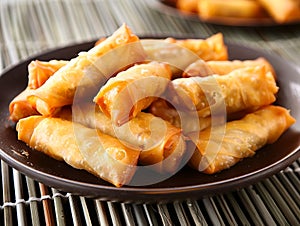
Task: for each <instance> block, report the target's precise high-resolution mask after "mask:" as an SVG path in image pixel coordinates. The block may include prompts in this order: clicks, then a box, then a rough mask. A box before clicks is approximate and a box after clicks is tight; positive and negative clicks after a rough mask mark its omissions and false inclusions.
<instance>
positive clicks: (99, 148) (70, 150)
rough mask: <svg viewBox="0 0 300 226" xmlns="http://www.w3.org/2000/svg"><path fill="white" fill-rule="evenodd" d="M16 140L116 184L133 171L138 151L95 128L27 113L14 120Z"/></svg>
mask: <svg viewBox="0 0 300 226" xmlns="http://www.w3.org/2000/svg"><path fill="white" fill-rule="evenodd" d="M17 131H18V139H19V140H22V141H24V142H25V143H26V144H27V145H28V146H30V147H31V148H34V149H36V150H37V151H41V152H43V153H45V154H47V155H48V156H50V157H52V158H55V159H57V160H63V161H65V162H66V163H67V164H69V165H71V166H72V167H74V168H77V169H83V170H87V171H88V172H90V173H93V174H94V175H96V176H98V177H100V178H102V179H103V180H106V181H108V182H110V183H112V184H114V185H115V186H117V187H120V186H122V185H124V184H128V183H129V182H130V180H131V178H132V176H133V175H134V173H135V170H136V164H137V161H138V157H139V153H140V152H139V151H136V150H132V149H130V148H128V147H126V146H124V145H123V144H122V143H121V142H120V141H119V140H118V139H116V138H113V137H111V136H109V135H106V134H104V133H102V132H100V131H99V130H95V129H91V128H87V127H85V126H83V125H81V124H78V123H73V122H71V121H67V120H63V119H60V118H47V117H43V116H30V117H27V118H24V119H21V120H20V121H19V122H18V123H17Z"/></svg>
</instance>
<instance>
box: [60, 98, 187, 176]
mask: <svg viewBox="0 0 300 226" xmlns="http://www.w3.org/2000/svg"><path fill="white" fill-rule="evenodd" d="M56 117H60V118H64V119H67V120H73V121H74V122H77V123H80V124H83V125H85V126H87V127H90V128H96V129H98V130H100V131H101V132H103V133H105V134H108V135H110V136H113V137H116V138H118V139H119V140H121V141H122V142H123V143H125V144H126V145H127V146H129V147H131V148H132V149H137V150H140V151H141V153H140V157H139V163H140V164H142V165H147V166H149V165H154V164H155V165H154V166H151V167H152V168H153V169H154V170H156V171H158V172H161V173H162V172H169V173H172V172H175V171H176V170H177V169H178V166H179V164H180V162H181V159H182V156H183V155H184V153H185V137H184V136H183V135H182V133H181V129H180V128H176V127H175V126H173V125H171V124H170V123H168V122H166V121H164V120H163V119H161V118H159V117H155V116H154V115H152V114H150V113H144V112H140V113H138V114H137V116H136V117H135V118H133V119H132V120H130V121H129V122H127V123H125V124H124V125H122V126H119V127H116V126H114V125H113V123H112V121H111V120H110V119H109V118H108V117H107V116H105V114H104V113H102V112H101V111H100V110H99V108H98V107H97V106H95V105H93V104H83V105H76V106H73V107H72V111H70V110H69V109H64V110H62V111H60V112H59V113H58V115H57V116H56ZM169 156H170V158H169V159H168V157H169Z"/></svg>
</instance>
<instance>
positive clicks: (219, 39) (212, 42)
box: [165, 33, 228, 61]
mask: <svg viewBox="0 0 300 226" xmlns="http://www.w3.org/2000/svg"><path fill="white" fill-rule="evenodd" d="M165 41H166V42H169V43H174V44H177V45H179V46H181V47H184V48H187V49H189V50H191V51H192V52H193V53H195V54H196V55H197V56H199V57H200V58H201V59H202V60H204V61H209V60H228V51H227V47H226V45H225V43H224V38H223V35H222V33H217V34H215V35H212V36H210V37H208V38H207V39H182V40H180V39H174V38H167V39H166V40H165Z"/></svg>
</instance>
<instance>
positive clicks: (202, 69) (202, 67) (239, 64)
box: [182, 57, 276, 78]
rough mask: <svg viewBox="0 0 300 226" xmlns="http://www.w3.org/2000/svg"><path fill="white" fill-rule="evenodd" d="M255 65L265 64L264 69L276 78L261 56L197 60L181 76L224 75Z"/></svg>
mask: <svg viewBox="0 0 300 226" xmlns="http://www.w3.org/2000/svg"><path fill="white" fill-rule="evenodd" d="M255 66H265V68H266V71H268V72H270V73H272V74H273V76H274V78H276V73H275V69H274V68H273V66H272V65H271V63H270V62H269V61H268V60H267V59H265V58H263V57H259V58H256V59H254V60H232V61H221V60H220V61H215V60H213V61H205V62H204V61H203V60H197V61H196V62H194V63H192V64H191V65H189V66H188V67H187V68H186V69H185V71H184V73H183V74H182V77H184V78H187V77H206V76H209V75H213V74H217V75H226V74H228V73H230V72H232V71H234V70H236V69H239V68H245V67H255Z"/></svg>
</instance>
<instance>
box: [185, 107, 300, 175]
mask: <svg viewBox="0 0 300 226" xmlns="http://www.w3.org/2000/svg"><path fill="white" fill-rule="evenodd" d="M294 122H295V119H294V118H293V117H292V116H291V115H290V114H289V111H288V110H286V109H285V108H283V107H279V106H272V105H269V106H267V107H264V108H262V109H260V110H257V111H256V112H254V113H250V114H248V115H246V116H245V117H244V118H243V119H241V120H236V121H231V122H228V123H226V125H224V126H219V127H216V128H209V129H207V130H204V131H202V132H200V134H199V139H197V141H195V143H196V150H195V152H194V154H193V156H192V157H191V159H190V161H189V165H190V166H191V167H192V168H194V169H196V170H199V171H201V172H204V173H207V174H213V173H217V172H219V171H221V170H224V169H227V168H229V167H231V166H233V165H235V164H236V163H237V162H239V161H241V160H242V159H244V158H247V157H250V156H253V155H254V154H255V152H256V151H257V150H258V149H260V148H262V147H263V146H265V145H266V144H271V143H274V142H275V141H276V140H277V139H278V138H279V137H280V136H281V135H282V134H283V133H284V132H285V131H286V130H287V129H288V128H289V127H290V126H291V125H292V124H293V123H294Z"/></svg>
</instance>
